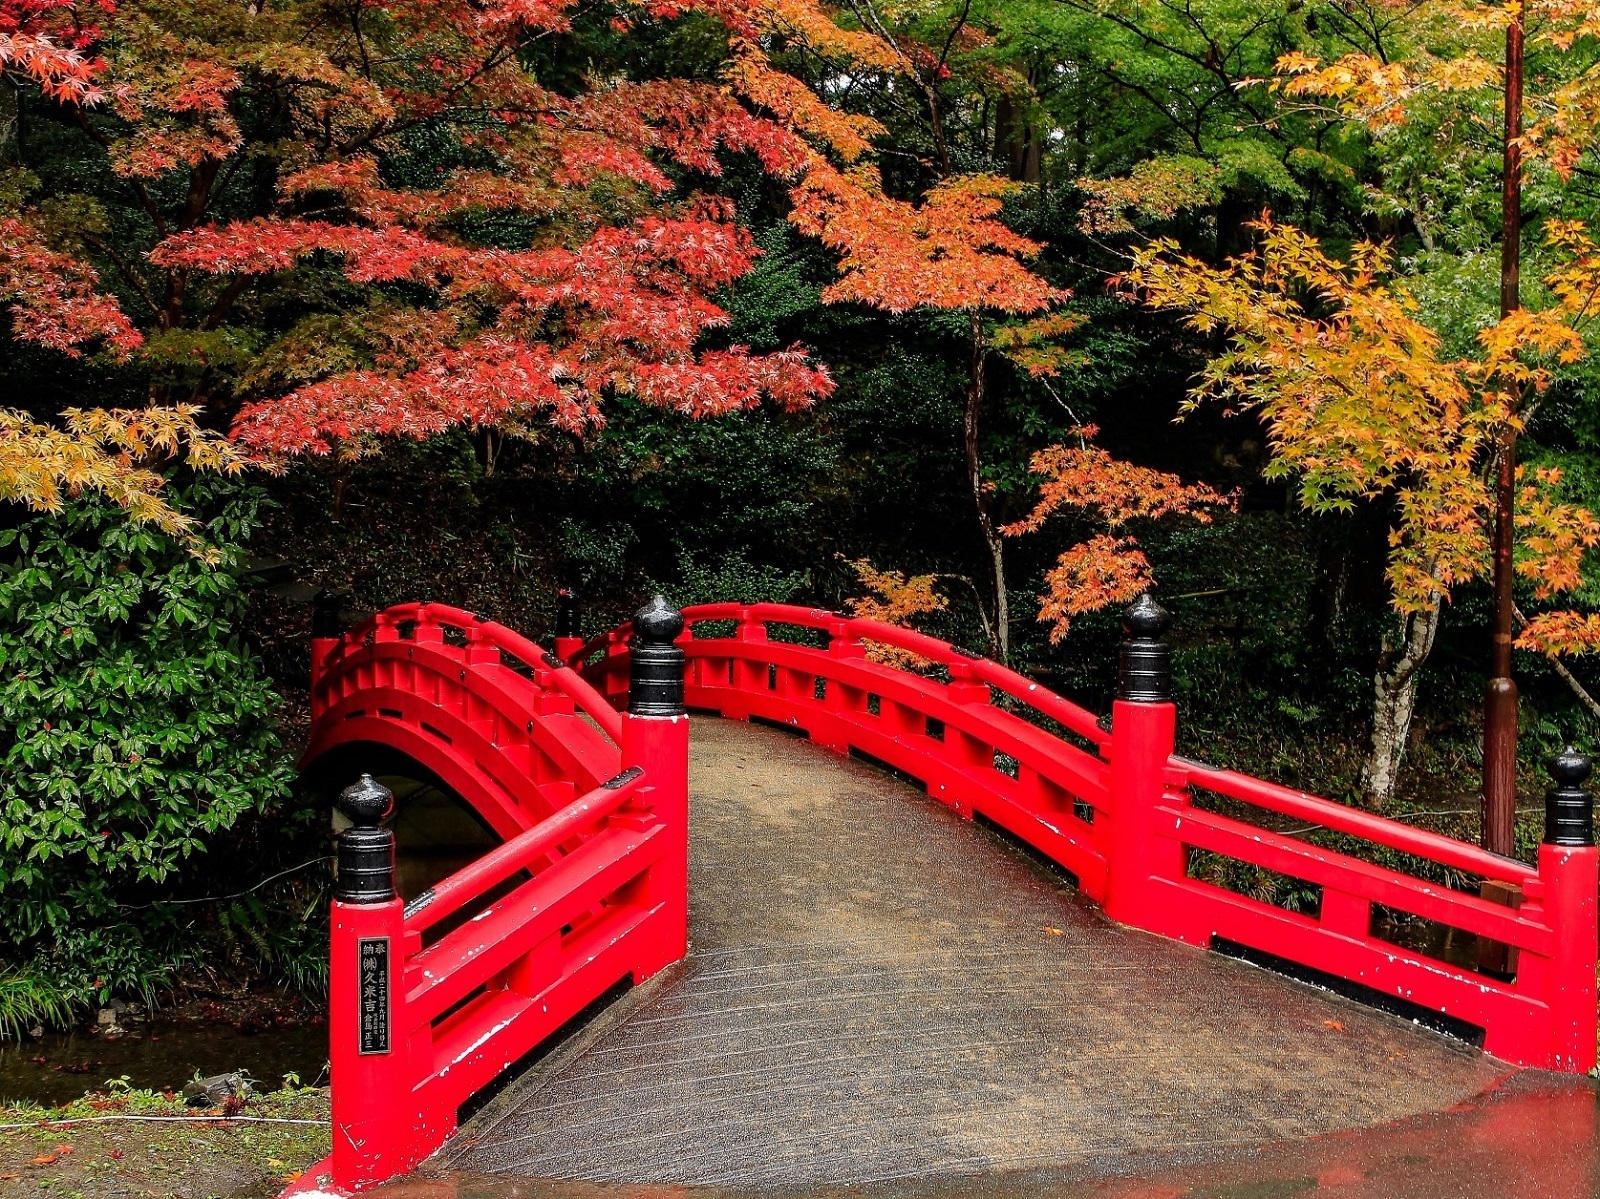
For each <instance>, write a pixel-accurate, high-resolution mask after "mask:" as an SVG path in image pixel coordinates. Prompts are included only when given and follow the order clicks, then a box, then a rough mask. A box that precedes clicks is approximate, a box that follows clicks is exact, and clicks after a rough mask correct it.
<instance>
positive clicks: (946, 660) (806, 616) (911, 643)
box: [568, 603, 1111, 748]
mask: <svg viewBox="0 0 1600 1199" xmlns="http://www.w3.org/2000/svg"><path fill="white" fill-rule="evenodd" d="M683 617H684V625H685V628H684V637H685V638H686V639H691V640H699V638H698V637H696V636H695V633H694V626H695V625H696V624H701V623H706V622H709V621H717V620H730V621H734V622H741V621H748V622H751V623H756V624H787V625H796V626H798V627H801V628H809V629H815V630H817V631H818V632H824V633H829V634H837V635H840V636H843V637H845V638H847V639H849V640H855V641H871V642H876V643H877V644H880V645H886V646H889V647H890V648H892V649H898V650H903V651H904V652H906V653H909V654H915V655H916V656H917V657H919V658H925V659H927V660H928V661H929V662H931V663H933V664H934V665H936V666H943V667H946V668H947V669H950V670H951V671H952V673H956V674H959V675H961V676H962V677H963V678H966V679H970V680H972V681H974V682H980V683H984V684H986V685H987V686H990V687H993V688H994V689H995V690H996V691H999V692H1002V693H1003V694H1005V695H1008V696H1010V697H1011V698H1012V699H1014V700H1016V701H1017V702H1018V703H1020V704H1022V705H1024V706H1025V707H1029V708H1032V709H1033V710H1034V711H1036V712H1038V713H1039V714H1040V715H1042V716H1044V717H1046V718H1048V719H1050V720H1054V721H1056V722H1057V723H1059V724H1061V725H1062V726H1063V727H1065V728H1068V729H1070V730H1071V731H1072V732H1074V733H1076V734H1077V735H1078V736H1080V737H1083V738H1084V739H1085V740H1087V741H1089V742H1091V743H1092V744H1094V745H1095V746H1096V747H1097V748H1098V747H1103V746H1105V745H1106V744H1108V743H1109V742H1110V740H1111V734H1110V733H1109V732H1107V731H1106V730H1105V729H1104V728H1102V727H1101V725H1100V721H1099V717H1097V716H1096V715H1095V714H1094V713H1093V712H1090V711H1088V710H1087V709H1085V708H1083V707H1080V706H1079V705H1077V704H1075V703H1073V702H1072V701H1071V700H1069V699H1066V698H1064V697H1062V696H1060V695H1057V694H1056V693H1055V692H1053V691H1051V690H1050V689H1049V688H1047V687H1044V686H1042V685H1040V684H1039V683H1036V682H1034V681H1033V680H1032V679H1030V678H1028V677H1027V676H1026V675H1022V674H1019V673H1018V672H1016V671H1015V670H1012V669H1011V668H1009V667H1007V666H1002V665H1001V664H1000V663H998V662H995V661H993V660H991V659H989V658H985V657H982V656H981V655H979V654H975V653H973V652H972V651H971V650H966V649H963V648H961V647H960V646H958V645H954V644H952V643H950V642H948V641H941V640H939V639H938V638H937V637H929V636H928V635H927V634H925V633H918V632H916V631H915V630H913V629H903V628H900V627H898V626H896V625H890V624H884V623H882V622H881V621H876V620H869V619H867V618H866V617H862V616H846V615H844V614H843V613H839V612H833V611H830V610H829V609H827V608H804V607H801V606H799V605H797V604H777V603H757V604H738V603H715V604H692V605H690V606H689V607H687V608H685V609H684V610H683ZM630 631H631V629H630V626H629V625H627V624H623V625H619V626H618V627H617V628H615V629H612V630H611V631H609V632H606V633H602V634H600V635H599V636H598V637H592V638H590V639H589V640H588V641H586V642H585V643H584V644H583V646H582V648H580V649H579V650H577V651H576V652H575V653H574V654H572V655H571V656H570V657H569V658H568V661H569V662H570V663H572V664H574V665H577V666H579V667H581V666H582V664H583V663H584V662H585V661H586V660H587V659H588V658H589V656H590V655H592V654H593V653H594V652H595V651H596V650H598V649H602V648H606V647H608V646H611V645H615V644H617V643H619V642H621V641H623V640H625V639H626V638H627V636H628V635H629V633H630ZM879 665H882V664H881V663H880V664H879ZM885 669H894V668H893V667H885ZM903 673H907V674H911V673H914V672H911V671H905V672H903Z"/></svg>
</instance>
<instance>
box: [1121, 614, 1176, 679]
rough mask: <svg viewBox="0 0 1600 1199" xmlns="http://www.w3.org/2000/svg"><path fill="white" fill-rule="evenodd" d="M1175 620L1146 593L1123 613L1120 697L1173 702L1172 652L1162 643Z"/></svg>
mask: <svg viewBox="0 0 1600 1199" xmlns="http://www.w3.org/2000/svg"><path fill="white" fill-rule="evenodd" d="M1170 623H1171V617H1170V616H1168V615H1167V610H1166V609H1165V608H1163V607H1162V606H1161V605H1160V604H1158V603H1156V599H1155V596H1153V595H1151V594H1150V592H1148V591H1146V592H1145V593H1144V594H1143V595H1141V596H1140V597H1139V598H1138V599H1136V600H1134V601H1133V603H1132V604H1131V605H1130V606H1129V607H1128V610H1127V611H1126V612H1124V613H1123V614H1122V633H1123V637H1122V655H1121V661H1120V664H1119V670H1118V672H1117V698H1118V699H1120V700H1127V701H1130V702H1132V703H1140V704H1164V703H1169V702H1171V700H1172V651H1171V650H1169V649H1168V648H1167V643H1166V642H1165V641H1163V640H1162V634H1163V633H1165V632H1166V631H1167V626H1168V625H1169V624H1170Z"/></svg>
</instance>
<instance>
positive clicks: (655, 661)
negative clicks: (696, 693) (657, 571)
mask: <svg viewBox="0 0 1600 1199" xmlns="http://www.w3.org/2000/svg"><path fill="white" fill-rule="evenodd" d="M682 632H683V613H682V612H680V611H678V609H676V608H674V607H673V606H672V605H671V604H669V603H667V600H666V597H665V596H662V595H658V596H656V597H655V598H654V599H652V600H651V601H650V602H649V603H648V604H646V605H645V606H644V607H642V608H640V609H639V611H638V613H637V614H636V615H635V616H634V618H633V646H632V655H633V660H632V667H631V671H630V674H629V678H628V712H629V713H630V714H631V715H634V716H682V715H683V714H684V712H685V710H686V709H685V707H684V702H683V668H684V663H685V661H686V660H687V655H685V654H684V652H683V651H682V650H681V649H679V648H678V647H677V646H676V645H675V644H673V643H674V642H675V641H676V640H677V638H678V635H679V634H680V633H682Z"/></svg>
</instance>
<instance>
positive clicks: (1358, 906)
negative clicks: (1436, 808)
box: [561, 597, 1600, 1073]
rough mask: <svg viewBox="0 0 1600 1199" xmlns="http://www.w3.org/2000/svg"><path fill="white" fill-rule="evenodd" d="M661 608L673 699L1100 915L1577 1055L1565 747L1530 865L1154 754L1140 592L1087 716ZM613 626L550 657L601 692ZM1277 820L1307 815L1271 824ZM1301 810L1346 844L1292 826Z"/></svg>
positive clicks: (795, 624)
mask: <svg viewBox="0 0 1600 1199" xmlns="http://www.w3.org/2000/svg"><path fill="white" fill-rule="evenodd" d="M685 618H686V621H687V623H688V627H687V629H686V630H685V632H684V634H683V635H682V636H681V637H680V638H679V644H680V645H681V646H682V648H683V649H684V651H685V653H686V654H687V656H688V661H689V669H688V683H687V698H688V703H689V705H690V707H691V708H702V709H708V710H713V711H717V712H720V713H722V714H723V715H726V716H730V717H735V718H740V719H752V718H753V719H758V720H762V721H767V722H772V723H778V724H782V725H786V726H789V727H792V728H795V729H798V730H801V731H804V732H805V733H806V734H807V735H808V736H810V737H811V739H812V740H814V741H816V742H818V743H819V744H821V745H824V746H827V747H829V748H831V749H834V750H835V751H837V752H841V753H844V752H855V753H857V754H860V755H864V756H866V757H868V758H872V759H875V760H877V761H879V762H881V763H883V764H886V765H888V766H890V767H892V768H893V769H895V770H897V771H900V772H902V773H905V774H908V775H910V776H912V777H913V778H915V779H917V780H918V781H919V782H921V783H922V784H923V785H924V786H925V787H926V788H927V791H928V793H929V794H930V795H931V796H933V797H935V798H937V799H940V800H941V801H943V802H945V803H947V804H949V805H951V806H952V807H953V808H955V809H956V810H957V811H959V812H961V813H962V814H963V815H967V816H974V815H981V816H983V817H985V818H987V819H989V820H991V821H993V822H994V823H995V824H997V825H999V826H1001V827H1002V828H1004V829H1006V830H1007V831H1009V832H1010V833H1012V834H1013V835H1015V836H1017V837H1019V838H1020V839H1022V840H1023V841H1025V842H1027V843H1028V844H1030V845H1031V846H1033V847H1034V848H1036V849H1037V850H1039V851H1040V852H1041V853H1043V854H1044V855H1046V856H1047V857H1049V858H1051V859H1052V860H1054V861H1055V862H1057V863H1058V864H1059V865H1061V866H1062V867H1063V868H1065V869H1066V870H1067V871H1069V872H1070V873H1071V874H1073V875H1074V876H1075V877H1076V878H1077V880H1078V884H1079V887H1080V889H1081V890H1082V891H1083V892H1084V893H1085V894H1086V895H1088V896H1089V897H1090V898H1092V899H1094V900H1096V901H1098V902H1100V903H1101V904H1102V905H1103V906H1104V908H1105V911H1106V913H1107V915H1108V916H1110V917H1111V918H1113V919H1115V920H1118V921H1120V922H1122V923H1124V924H1127V925H1131V926H1133V927H1136V928H1141V929H1144V930H1147V931H1150V932H1153V933H1159V934H1161V935H1164V936H1168V937H1173V938H1176V939H1179V940H1183V941H1186V942H1189V943H1191V944H1195V945H1201V946H1210V947H1224V948H1232V949H1239V948H1242V949H1244V950H1247V951H1253V952H1254V954H1255V955H1266V956H1267V957H1268V958H1270V959H1273V960H1275V961H1276V962H1277V963H1283V964H1288V965H1291V966H1296V967H1302V968H1306V969H1309V970H1311V971H1313V972H1315V973H1316V974H1318V975H1320V976H1322V978H1324V979H1325V980H1328V981H1332V982H1336V983H1341V984H1350V985H1351V986H1353V987H1354V988H1356V989H1358V991H1359V993H1360V994H1361V995H1362V996H1365V997H1368V998H1373V997H1383V998H1387V999H1388V1000H1390V1001H1395V1000H1398V1001H1400V1002H1401V1003H1403V1004H1406V1005H1411V1006H1412V1007H1413V1008H1420V1009H1425V1010H1429V1011H1432V1012H1436V1013H1439V1014H1441V1015H1444V1016H1447V1017H1450V1018H1452V1019H1453V1020H1456V1021H1459V1022H1461V1023H1462V1024H1464V1025H1470V1026H1472V1027H1474V1028H1477V1029H1480V1030H1482V1031H1483V1033H1484V1047H1485V1048H1486V1049H1487V1050H1488V1051H1489V1052H1491V1053H1494V1054H1496V1055H1498V1056H1500V1057H1502V1058H1504V1059H1506V1060H1508V1061H1511V1062H1515V1063H1518V1064H1522V1065H1531V1066H1540V1067H1545V1068H1549V1069H1556V1070H1564V1071H1572V1072H1578V1073H1583V1072H1587V1071H1588V1070H1589V1069H1591V1068H1592V1067H1593V1066H1594V1064H1595V1057H1596V1053H1595V1038H1596V994H1595V968H1596V958H1597V955H1600V931H1597V929H1600V926H1597V912H1596V907H1597V903H1596V893H1597V890H1600V864H1597V855H1596V850H1595V848H1594V836H1593V827H1592V811H1593V801H1592V798H1591V797H1589V796H1588V794H1587V793H1586V792H1584V791H1583V790H1582V789H1581V786H1580V784H1581V782H1582V781H1583V777H1584V776H1585V775H1586V774H1587V765H1586V764H1582V763H1581V760H1577V761H1573V760H1569V761H1567V762H1566V764H1565V765H1564V766H1558V767H1557V770H1558V779H1560V780H1561V781H1562V784H1563V785H1562V786H1560V787H1558V788H1557V789H1556V790H1554V791H1552V792H1551V797H1550V799H1549V801H1548V819H1547V827H1546V837H1545V844H1544V845H1542V846H1541V848H1540V851H1539V861H1538V865H1537V867H1532V866H1528V865H1525V864H1524V863H1522V862H1519V861H1516V860H1514V859H1511V858H1505V857H1501V856H1499V855H1496V854H1492V853H1488V852H1486V851H1484V850H1482V849H1479V848H1478V847H1476V846H1473V845H1468V844H1466V843H1464V842H1460V841H1456V840H1454V839H1452V838H1449V837H1444V836H1440V835H1438V834H1434V833H1430V832H1427V831H1424V830H1420V829H1417V828H1414V827H1412V826H1410V825H1407V824H1403V823H1401V822H1398V821H1394V820H1387V819H1384V818H1382V817H1378V816H1375V815H1372V814H1370V813H1366V812H1362V811H1358V810H1356V809H1353V808H1350V807H1348V806H1346V805H1343V804H1338V803H1334V802H1331V801H1329V800H1326V799H1320V798H1317V797H1315V796H1311V795H1306V794H1304V793H1302V792H1298V791H1294V790H1291V789H1289V788H1285V787H1281V786H1278V785H1276V784H1274V783H1270V782H1265V781H1263V780H1260V779H1256V778H1252V777H1250V776H1248V775H1244V774H1239V773H1236V772H1233V771H1228V770H1219V769H1216V768H1214V767H1210V766H1206V765H1204V764H1202V763H1199V762H1194V761H1190V760H1188V759H1185V758H1181V757H1178V756H1177V755H1176V754H1175V753H1174V748H1175V731H1176V710H1175V707H1174V705H1173V703H1172V702H1171V692H1170V682H1169V677H1168V675H1169V671H1168V666H1167V662H1168V651H1167V648H1166V645H1165V643H1164V641H1163V634H1164V631H1165V627H1166V615H1165V613H1164V612H1162V611H1161V610H1160V608H1159V607H1158V606H1157V605H1155V604H1154V602H1153V601H1152V600H1150V599H1149V597H1145V599H1144V600H1141V602H1140V603H1139V604H1136V605H1135V606H1134V608H1133V609H1131V610H1130V612H1129V616H1128V620H1127V623H1126V628H1127V632H1128V637H1127V640H1126V641H1125V642H1124V644H1123V649H1122V668H1121V671H1120V676H1121V677H1120V684H1119V689H1118V695H1117V698H1116V700H1115V701H1114V702H1113V705H1112V713H1111V719H1110V721H1109V724H1102V723H1101V722H1100V721H1099V720H1097V718H1096V717H1095V716H1094V715H1093V714H1092V713H1090V712H1088V711H1086V710H1084V709H1083V708H1080V707H1078V706H1077V705H1074V704H1072V703H1070V702H1069V701H1067V700H1065V699H1063V698H1061V697H1060V696H1057V695H1054V694H1053V693H1051V692H1050V691H1048V690H1047V689H1045V688H1043V687H1041V686H1039V685H1038V684H1036V683H1034V682H1032V681H1031V680H1028V679H1027V678H1025V677H1024V676H1022V675H1019V674H1017V673H1016V672H1014V671H1011V670H1008V669H1007V668H1005V667H1003V666H1001V665H999V664H997V663H994V662H991V661H988V660H986V659H982V658H978V657H975V656H973V655H971V654H968V653H966V652H965V651H962V650H960V649H958V648H956V647H953V646H951V645H949V644H947V643H945V642H942V641H938V640H936V639H934V638H930V637H925V636H923V635H921V634H918V633H915V632H911V631H909V630H905V629H899V628H894V627H892V626H887V625H882V624H877V623H875V622H873V621H868V620H862V619H859V618H851V617H846V616H841V615H838V614H836V613H832V612H827V611H822V610H815V609H807V608H799V607H794V606H791V605H784V604H750V605H738V604H711V605H701V606H696V607H691V608H688V609H686V610H685ZM574 631H575V630H574ZM629 636H630V629H629V628H628V626H623V627H622V628H620V629H617V630H613V631H612V632H610V633H608V634H605V635H603V636H601V637H597V638H595V639H593V640H591V641H589V642H581V641H578V640H577V639H576V637H571V636H569V637H568V639H567V640H566V641H565V643H564V644H563V646H562V647H561V648H562V651H563V653H562V656H563V657H564V659H565V660H566V661H568V662H570V663H572V664H573V665H575V666H577V667H578V668H579V669H580V670H581V671H582V673H583V674H584V676H585V677H586V678H588V679H590V680H591V681H592V682H593V683H594V684H595V686H596V689H597V690H598V691H599V692H600V693H601V694H603V695H606V696H607V697H608V698H610V699H611V700H612V701H613V702H620V700H621V698H622V696H624V695H625V694H626V688H627V665H628V646H629ZM874 645H875V646H879V647H884V648H885V649H887V650H889V651H891V652H892V653H893V654H898V655H899V656H900V658H901V661H902V663H904V664H905V665H909V666H910V667H911V668H910V669H907V668H904V666H902V665H896V664H894V663H893V662H892V661H885V660H873V658H874V657H877V658H879V659H882V658H884V657H885V655H883V654H877V655H873V656H869V653H868V649H869V647H870V646H874ZM935 675H937V676H942V677H933V676H935ZM997 694H998V696H999V697H1001V698H1000V699H999V700H998V701H997V699H996V696H997ZM1562 771H1565V773H1564V774H1563V773H1561V772H1562ZM1213 809H1220V810H1213ZM1289 822H1300V823H1301V824H1303V825H1306V826H1310V827H1309V828H1302V829H1299V830H1296V831H1285V830H1284V828H1283V826H1284V825H1285V824H1286V823H1289ZM1315 830H1327V831H1328V832H1330V833H1334V834H1337V835H1339V837H1341V838H1343V839H1345V847H1346V848H1348V849H1350V850H1351V851H1352V852H1348V853H1347V852H1340V851H1339V850H1336V849H1332V848H1329V847H1326V846H1323V845H1318V844H1316V843H1315V842H1313V841H1310V840H1306V839H1304V838H1303V836H1302V834H1304V833H1305V832H1308V831H1315ZM1380 862H1383V863H1385V864H1380ZM1227 863H1234V864H1237V865H1238V866H1242V867H1244V868H1246V869H1247V870H1248V871H1267V872H1271V873H1272V874H1275V875H1278V876H1281V877H1282V878H1283V879H1284V880H1286V881H1287V882H1289V883H1290V884H1292V885H1295V886H1297V887H1298V888H1299V889H1300V890H1301V891H1302V892H1304V893H1307V894H1309V895H1311V896H1313V897H1314V902H1313V903H1312V904H1311V905H1310V906H1311V907H1312V908H1314V910H1312V911H1289V910H1286V909H1285V908H1284V907H1282V906H1279V905H1277V904H1274V903H1271V902H1268V901H1267V900H1266V899H1263V898H1260V897H1258V896H1255V895H1251V894H1246V893H1244V892H1243V890H1242V889H1233V888H1231V887H1229V886H1228V885H1226V883H1225V880H1226V877H1227V868H1226V864H1227ZM1387 863H1393V864H1387ZM1219 864H1221V866H1222V869H1221V870H1220V871H1219V870H1217V869H1212V870H1209V871H1207V870H1204V869H1202V867H1204V866H1207V865H1210V866H1212V867H1216V866H1217V865H1219ZM1200 875H1207V876H1208V877H1200ZM1452 875H1453V876H1455V877H1456V878H1457V879H1458V880H1459V879H1460V877H1461V876H1464V875H1470V876H1473V877H1475V878H1477V879H1485V880H1491V881H1493V882H1497V883H1501V884H1506V885H1507V886H1508V887H1509V888H1510V890H1511V892H1512V893H1513V894H1514V895H1515V896H1516V897H1517V898H1518V900H1519V902H1520V906H1518V907H1511V906H1508V905H1507V904H1505V903H1499V902H1495V901H1493V900H1491V899H1486V898H1483V897H1481V896H1480V895H1479V894H1476V893H1471V892H1468V891H1464V890H1461V889H1457V888H1454V887H1451V886H1450V885H1448V882H1447V880H1448V878H1450V877H1451V876H1452ZM1219 876H1220V877H1221V878H1222V879H1223V880H1224V881H1220V882H1219V881H1209V879H1210V878H1216V877H1219ZM1408 917H1411V918H1417V919H1421V920H1425V921H1431V922H1433V923H1435V924H1439V925H1444V926H1446V927H1447V928H1450V929H1455V930H1459V931H1460V932H1462V933H1465V934H1467V935H1468V936H1469V937H1477V938H1483V939H1485V940H1488V941H1493V942H1497V943H1499V944H1500V945H1503V946H1508V947H1510V948H1511V949H1512V950H1514V951H1515V953H1514V955H1513V957H1512V959H1511V960H1512V961H1513V962H1514V969H1515V973H1514V975H1512V976H1511V977H1504V976H1497V975H1495V974H1493V973H1489V972H1485V971H1481V970H1478V969H1474V968H1471V967H1468V966H1464V965H1462V964H1461V963H1459V962H1450V961H1446V960H1444V959H1443V958H1442V957H1438V956H1433V955H1431V954H1429V953H1427V952H1425V951H1422V950H1419V949H1414V948H1407V947H1404V946H1402V945H1400V944H1397V943H1396V942H1395V940H1394V939H1393V937H1392V934H1391V935H1390V936H1387V937H1386V936H1385V935H1383V934H1385V933H1386V931H1387V929H1386V927H1385V926H1384V921H1386V920H1391V919H1395V918H1398V919H1405V918H1408Z"/></svg>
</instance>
